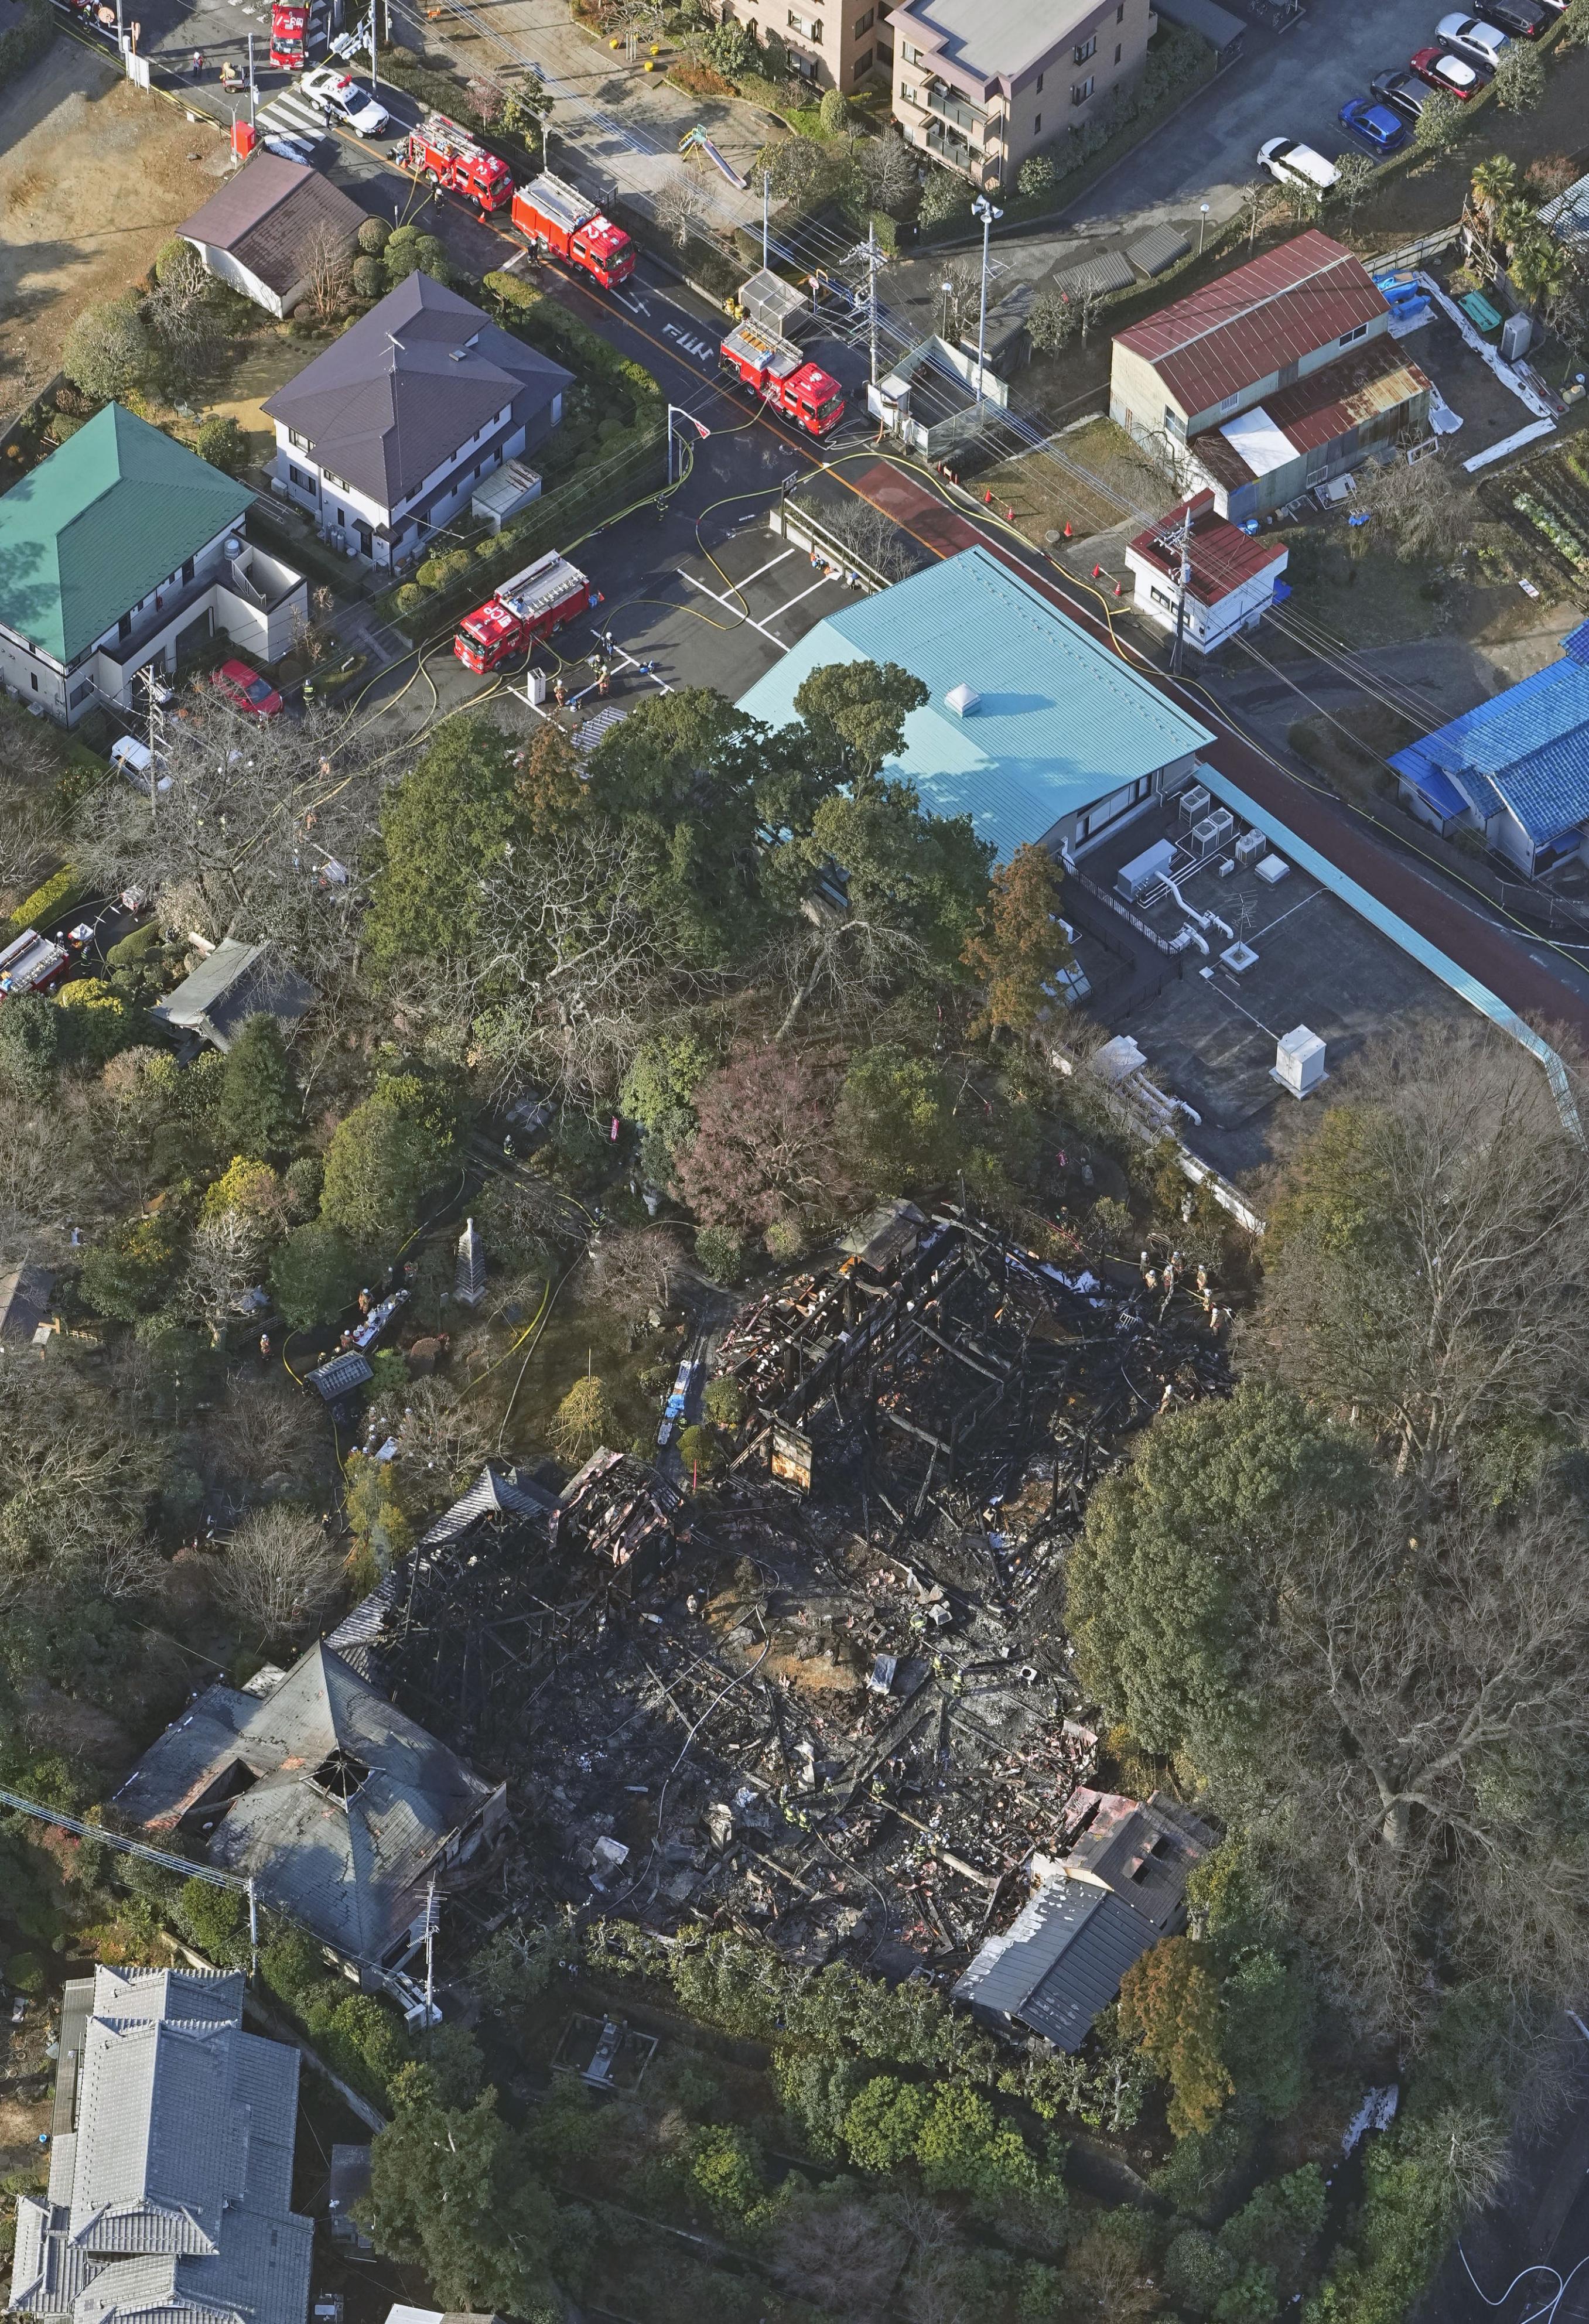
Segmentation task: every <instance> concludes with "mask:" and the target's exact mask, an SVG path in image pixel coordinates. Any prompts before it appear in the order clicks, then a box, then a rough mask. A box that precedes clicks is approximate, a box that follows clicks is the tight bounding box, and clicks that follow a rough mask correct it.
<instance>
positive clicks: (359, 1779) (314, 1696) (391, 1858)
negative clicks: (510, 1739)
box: [116, 1641, 494, 1965]
mask: <svg viewBox="0 0 1589 2324" xmlns="http://www.w3.org/2000/svg"><path fill="white" fill-rule="evenodd" d="M239 1764H240V1765H241V1766H244V1767H245V1768H246V1769H248V1770H249V1772H250V1774H251V1775H252V1776H253V1778H254V1780H253V1782H252V1783H251V1784H250V1787H249V1788H248V1789H247V1790H245V1791H244V1792H242V1793H241V1794H239V1795H238V1796H237V1797H236V1798H234V1799H232V1800H231V1801H230V1802H229V1803H226V1806H225V1808H224V1811H220V1812H218V1815H217V1822H216V1824H215V1827H214V1830H213V1831H212V1832H211V1834H210V1837H209V1842H208V1851H209V1860H210V1862H211V1863H212V1864H214V1865H216V1866H217V1867H221V1868H224V1869H226V1870H227V1871H231V1872H235V1873H237V1874H239V1875H243V1876H246V1875H252V1876H253V1877H254V1880H255V1882H256V1884H257V1886H258V1891H259V1895H260V1896H261V1897H262V1899H263V1900H264V1901H266V1902H267V1903H270V1904H275V1905H276V1906H278V1907H279V1908H280V1909H281V1910H282V1911H283V1912H285V1913H288V1914H291V1916H292V1918H293V1919H294V1920H297V1921H300V1922H301V1923H303V1925H304V1926H305V1927H306V1928H309V1929H311V1930H312V1931H313V1932H314V1933H315V1934H316V1936H318V1937H319V1938H320V1939H321V1940H322V1941H324V1942H325V1943H327V1944H328V1945H330V1946H332V1947H334V1949H335V1950H337V1952H339V1953H341V1954H343V1955H344V1956H345V1957H346V1959H348V1960H355V1961H361V1962H365V1963H369V1964H372V1965H373V1964H375V1963H377V1962H379V1961H380V1960H382V1958H383V1955H384V1954H385V1953H386V1951H387V1950H388V1949H389V1948H390V1946H391V1945H392V1943H393V1940H394V1939H395V1938H397V1937H398V1936H400V1935H401V1934H402V1932H403V1931H404V1930H405V1929H406V1928H407V1927H408V1925H409V1923H410V1922H411V1920H412V1919H413V1917H414V1914H415V1912H416V1910H417V1909H418V1907H417V1904H416V1898H422V1895H423V1888H424V1882H425V1877H426V1870H427V1867H429V1866H430V1864H431V1863H432V1861H433V1860H434V1858H435V1857H436V1855H437V1853H438V1851H439V1849H441V1848H442V1846H443V1845H444V1844H445V1842H446V1841H447V1840H448V1839H449V1838H450V1837H451V1836H452V1834H453V1833H455V1832H456V1831H458V1830H459V1829H460V1828H461V1827H462V1826H464V1825H466V1824H467V1823H468V1822H469V1821H471V1820H472V1819H473V1818H474V1817H475V1816H476V1814H477V1813H478V1812H480V1810H481V1809H482V1808H483V1807H484V1806H485V1803H487V1802H488V1801H489V1800H490V1799H491V1798H492V1797H493V1796H494V1787H493V1786H492V1785H491V1784H487V1783H485V1782H483V1781H482V1780H481V1778H480V1777H479V1776H477V1775H475V1774H474V1773H473V1772H472V1771H471V1770H470V1769H469V1768H468V1767H467V1766H465V1765H464V1763H463V1761H462V1760H461V1759H459V1758H457V1757H456V1756H455V1755H454V1754H453V1753H452V1752H451V1751H449V1750H448V1748H447V1747H446V1745H445V1744H443V1743H439V1742H438V1741H437V1740H436V1738H435V1737H434V1736H432V1735H429V1734H427V1733H426V1731H425V1729H423V1728H422V1727H420V1726H418V1725H417V1724H416V1723H415V1721H414V1720H411V1719H409V1718H407V1717H405V1715H404V1714H403V1712H402V1711H399V1710H397V1709H396V1708H395V1706H394V1705H393V1704H392V1703H390V1702H388V1701H386V1699H385V1697H384V1696H383V1695H382V1694H380V1693H379V1692H377V1691H376V1690H375V1688H374V1686H372V1685H371V1684H370V1683H368V1682H367V1681H366V1680H365V1678H363V1677H362V1676H361V1675H360V1674H359V1673H358V1672H357V1671H356V1670H355V1669H353V1668H352V1666H351V1665H349V1664H348V1663H346V1662H345V1661H344V1660H343V1658H342V1656H341V1655H339V1654H337V1652H335V1650H334V1649H333V1648H332V1647H331V1646H330V1645H329V1644H328V1642H325V1641H321V1642H319V1643H318V1644H317V1645H315V1646H311V1647H310V1648H309V1651H308V1653H307V1654H305V1655H303V1656H302V1657H301V1658H300V1661H299V1662H298V1663H297V1664H296V1665H294V1666H293V1668H292V1669H291V1671H290V1672H289V1673H288V1674H287V1676H286V1678H285V1679H283V1680H282V1683H281V1684H280V1685H279V1686H277V1687H276V1688H274V1689H273V1691H272V1692H271V1693H269V1694H268V1695H266V1696H264V1697H263V1700H262V1699H259V1698H256V1697H253V1696H239V1695H238V1694H237V1693H236V1691H235V1690H233V1689H230V1688H225V1687H212V1688H211V1689H209V1690H208V1692H207V1693H206V1694H205V1695H203V1696H202V1697H201V1698H200V1700H199V1702H198V1703H197V1704H196V1705H195V1706H194V1708H193V1710H192V1711H189V1713H188V1714H187V1715H186V1717H185V1718H184V1719H183V1720H179V1721H178V1722H177V1724H176V1725H175V1726H174V1727H171V1728H170V1729H167V1731H166V1733H165V1734H164V1735H163V1736H162V1738H160V1740H159V1741H158V1742H156V1743H154V1744H153V1745H152V1747H151V1748H150V1749H149V1750H148V1751H146V1752H145V1753H144V1755H143V1758H142V1759H141V1760H140V1761H139V1763H138V1766H136V1767H135V1768H134V1771H133V1773H132V1775H130V1776H129V1777H128V1779H127V1781H126V1783H125V1784H123V1786H122V1788H121V1790H120V1792H118V1794H116V1799H117V1803H118V1804H119V1805H120V1806H121V1807H122V1808H123V1809H124V1810H125V1812H127V1813H128V1814H129V1815H131V1816H134V1817H135V1818H136V1819H137V1821H139V1822H141V1823H142V1824H143V1825H144V1826H145V1828H150V1827H152V1828H155V1829H160V1830H170V1829H171V1827H172V1826H173V1825H174V1824H176V1823H177V1822H179V1821H180V1819H181V1817H182V1816H183V1815H184V1814H186V1813H187V1812H188V1811H189V1808H191V1807H193V1806H194V1805H195V1804H197V1803H199V1802H200V1801H202V1800H204V1799H205V1798H206V1797H207V1796H208V1794H210V1793H211V1792H212V1791H214V1790H215V1789H216V1787H217V1785H218V1784H220V1782H221V1779H222V1778H223V1776H225V1775H226V1771H227V1770H228V1769H229V1768H231V1767H233V1766H236V1765H239Z"/></svg>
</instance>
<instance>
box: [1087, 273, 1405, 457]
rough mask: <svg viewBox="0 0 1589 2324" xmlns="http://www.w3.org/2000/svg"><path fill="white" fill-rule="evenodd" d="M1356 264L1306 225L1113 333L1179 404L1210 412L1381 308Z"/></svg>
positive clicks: (1376, 294)
mask: <svg viewBox="0 0 1589 2324" xmlns="http://www.w3.org/2000/svg"><path fill="white" fill-rule="evenodd" d="M1385 311H1386V307H1385V301H1384V299H1383V298H1382V297H1381V293H1380V292H1379V291H1376V290H1375V289H1374V286H1373V284H1372V281H1370V280H1369V277H1368V274H1367V272H1365V270H1364V268H1363V265H1362V264H1361V263H1360V262H1359V261H1358V260H1357V259H1355V258H1353V255H1352V253H1351V252H1350V251H1349V250H1344V249H1343V248H1342V246H1341V244H1339V243H1338V242H1332V241H1331V240H1330V237H1329V235H1327V234H1320V233H1319V232H1318V230H1317V228H1316V227H1310V228H1309V229H1308V231H1307V233H1306V234H1299V235H1298V236H1297V238H1296V240H1295V241H1294V242H1288V243H1282V244H1281V245H1280V248H1279V249H1278V250H1270V251H1266V252H1265V253H1264V254H1263V256H1262V257H1261V258H1254V259H1252V260H1250V261H1249V262H1248V263H1247V264H1246V265H1245V266H1238V267H1237V268H1236V269H1235V271H1234V272H1233V273H1230V274H1222V275H1221V276H1220V277H1219V279H1218V281H1215V282H1210V283H1209V284H1208V285H1207V286H1206V289H1204V290H1201V291H1193V292H1192V293H1191V295H1190V297H1189V298H1186V299H1178V300H1177V301H1176V303H1175V305H1174V306H1173V307H1165V308H1162V309H1160V310H1159V313H1158V314H1156V315H1150V316H1149V317H1148V318H1147V320H1146V321H1145V322H1141V323H1135V324H1133V325H1132V327H1131V328H1130V329H1129V330H1125V331H1121V332H1120V333H1118V334H1117V337H1116V344H1117V345H1118V346H1122V347H1129V348H1130V349H1131V350H1132V354H1133V355H1141V356H1142V357H1143V359H1144V360H1145V361H1146V362H1148V363H1150V364H1152V365H1153V368H1154V369H1155V371H1157V373H1158V374H1159V378H1160V379H1161V380H1162V381H1163V383H1164V385H1165V388H1166V390H1167V392H1169V394H1170V395H1171V396H1173V397H1174V399H1175V401H1176V402H1177V403H1178V404H1179V405H1180V407H1181V409H1182V410H1183V411H1185V412H1187V413H1188V414H1190V413H1193V412H1197V411H1208V410H1212V409H1213V407H1214V406H1215V404H1217V403H1222V402H1223V401H1224V399H1225V397H1226V396H1228V395H1239V394H1240V393H1241V392H1242V391H1243V389H1244V388H1249V387H1252V386H1253V385H1254V384H1255V383H1256V382H1257V381H1259V380H1261V379H1267V378H1268V377H1269V375H1270V373H1271V372H1277V371H1280V370H1282V369H1283V368H1284V366H1285V365H1286V364H1291V363H1300V362H1301V361H1302V360H1303V358H1304V357H1305V356H1307V355H1313V354H1315V353H1316V351H1317V350H1318V349H1319V348H1320V347H1323V346H1328V345H1329V343H1330V341H1331V340H1332V339H1338V338H1339V337H1341V336H1342V334H1343V333H1344V332H1345V331H1351V330H1355V328H1356V327H1357V326H1358V324H1359V323H1372V321H1374V319H1375V318H1377V317H1379V316H1381V315H1383V314H1384V313H1385Z"/></svg>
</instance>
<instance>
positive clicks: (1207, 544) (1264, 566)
mask: <svg viewBox="0 0 1589 2324" xmlns="http://www.w3.org/2000/svg"><path fill="white" fill-rule="evenodd" d="M1183 528H1186V530H1187V558H1188V569H1187V581H1186V604H1185V609H1184V612H1183V613H1182V615H1181V617H1180V618H1181V636H1182V639H1183V641H1184V642H1185V644H1186V645H1187V646H1188V647H1189V648H1190V649H1191V650H1192V651H1193V652H1195V653H1200V654H1208V653H1213V652H1214V650H1215V648H1216V647H1218V646H1222V645H1224V642H1225V640H1226V639H1227V638H1233V637H1234V636H1235V634H1236V632H1237V631H1238V630H1250V629H1252V628H1253V627H1254V626H1255V624H1256V623H1257V622H1260V621H1261V619H1262V617H1263V615H1264V613H1265V612H1266V611H1267V610H1268V608H1269V607H1270V605H1272V604H1273V603H1274V594H1275V584H1276V583H1277V582H1278V581H1279V580H1280V576H1281V575H1282V574H1283V573H1284V571H1285V569H1286V558H1287V553H1288V552H1287V550H1286V548H1285V545H1284V543H1283V542H1281V541H1278V540H1276V539H1274V538H1273V536H1272V535H1270V536H1268V537H1265V536H1264V535H1262V534H1258V533H1247V532H1243V530H1242V528H1241V527H1240V525H1235V524H1229V523H1227V522H1226V521H1225V519H1224V517H1222V516H1217V515H1216V514H1215V508H1214V494H1213V493H1212V492H1203V493H1194V494H1193V496H1192V498H1191V499H1190V500H1189V501H1183V502H1182V503H1181V504H1180V506H1179V507H1178V508H1174V509H1171V510H1170V512H1169V515H1168V516H1167V517H1166V518H1164V520H1163V521H1162V522H1161V523H1159V524H1150V526H1149V527H1148V529H1147V530H1146V531H1145V532H1139V533H1138V535H1137V537H1136V539H1134V540H1133V541H1132V543H1131V545H1130V547H1129V548H1128V549H1127V550H1126V552H1125V561H1126V565H1127V567H1129V569H1130V571H1131V573H1132V577H1133V579H1134V580H1135V582H1136V591H1137V594H1136V608H1137V611H1138V613H1144V614H1146V616H1147V618H1148V620H1149V621H1150V622H1157V623H1158V625H1159V628H1160V629H1161V630H1168V631H1169V633H1170V635H1171V636H1172V637H1173V636H1174V634H1175V630H1176V621H1177V612H1176V608H1177V604H1178V601H1179V599H1180V595H1181V585H1180V570H1181V533H1182V529H1183Z"/></svg>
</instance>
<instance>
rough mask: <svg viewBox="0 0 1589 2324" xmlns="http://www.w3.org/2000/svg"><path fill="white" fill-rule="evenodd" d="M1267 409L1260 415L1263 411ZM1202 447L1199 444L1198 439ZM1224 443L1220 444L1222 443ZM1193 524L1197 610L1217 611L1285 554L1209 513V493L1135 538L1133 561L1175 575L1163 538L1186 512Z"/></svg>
mask: <svg viewBox="0 0 1589 2324" xmlns="http://www.w3.org/2000/svg"><path fill="white" fill-rule="evenodd" d="M1267 408H1268V407H1267V406H1266V407H1265V409H1266V410H1267ZM1198 441H1199V444H1201V441H1202V439H1201V438H1199V439H1198ZM1221 441H1222V442H1223V441H1224V438H1221ZM1188 511H1189V512H1190V513H1191V519H1192V558H1191V575H1190V580H1189V583H1188V586H1189V588H1190V591H1191V594H1192V595H1193V596H1194V597H1196V600H1197V603H1198V604H1200V605H1217V604H1218V603H1219V601H1220V599H1221V598H1222V597H1228V596H1229V595H1231V593H1232V592H1233V590H1236V589H1239V588H1240V587H1241V586H1242V584H1243V582H1244V581H1251V580H1252V577H1253V576H1254V574H1257V573H1261V572H1263V570H1264V569H1265V567H1268V566H1270V565H1277V564H1278V563H1279V562H1280V558H1282V557H1284V555H1285V554H1286V549H1285V543H1284V542H1283V541H1280V540H1276V539H1274V537H1273V535H1272V534H1271V535H1270V536H1269V537H1268V538H1265V537H1263V536H1262V535H1261V534H1256V533H1247V532H1243V530H1242V528H1241V526H1240V525H1239V524H1230V523H1228V522H1227V521H1226V520H1225V519H1224V517H1222V516H1216V515H1215V512H1214V494H1213V493H1193V495H1192V497H1191V499H1190V500H1189V501H1183V502H1182V503H1181V504H1180V506H1179V507H1178V508H1173V509H1171V510H1170V512H1169V515H1168V516H1167V517H1165V518H1164V519H1163V520H1162V521H1161V522H1159V523H1158V524H1150V526H1149V527H1148V529H1147V530H1146V531H1145V532H1139V533H1138V535H1137V537H1136V539H1134V540H1133V541H1132V552H1133V554H1134V555H1136V556H1138V557H1140V558H1142V559H1143V560H1144V562H1145V563H1147V564H1149V565H1151V566H1154V567H1157V569H1158V570H1159V572H1160V573H1168V574H1171V575H1175V574H1178V573H1179V571H1180V549H1179V547H1178V545H1176V546H1170V547H1167V546H1166V545H1165V544H1166V537H1167V535H1169V534H1170V533H1172V532H1173V531H1174V530H1175V529H1176V527H1177V526H1178V524H1179V523H1180V522H1181V521H1182V519H1183V518H1184V517H1185V516H1186V515H1187V512H1188Z"/></svg>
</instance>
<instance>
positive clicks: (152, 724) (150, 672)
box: [138, 661, 165, 823]
mask: <svg viewBox="0 0 1589 2324" xmlns="http://www.w3.org/2000/svg"><path fill="white" fill-rule="evenodd" d="M138 675H139V676H140V678H142V679H143V707H144V713H145V717H146V722H147V734H148V742H149V820H150V822H151V823H152V822H153V821H154V820H155V808H156V806H157V805H158V802H159V799H160V762H161V760H162V757H163V756H164V752H165V721H164V719H163V718H162V716H161V715H160V680H159V679H158V678H156V677H155V674H154V664H153V663H152V661H146V662H145V663H144V665H143V669H141V670H140V671H139V673H138Z"/></svg>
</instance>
